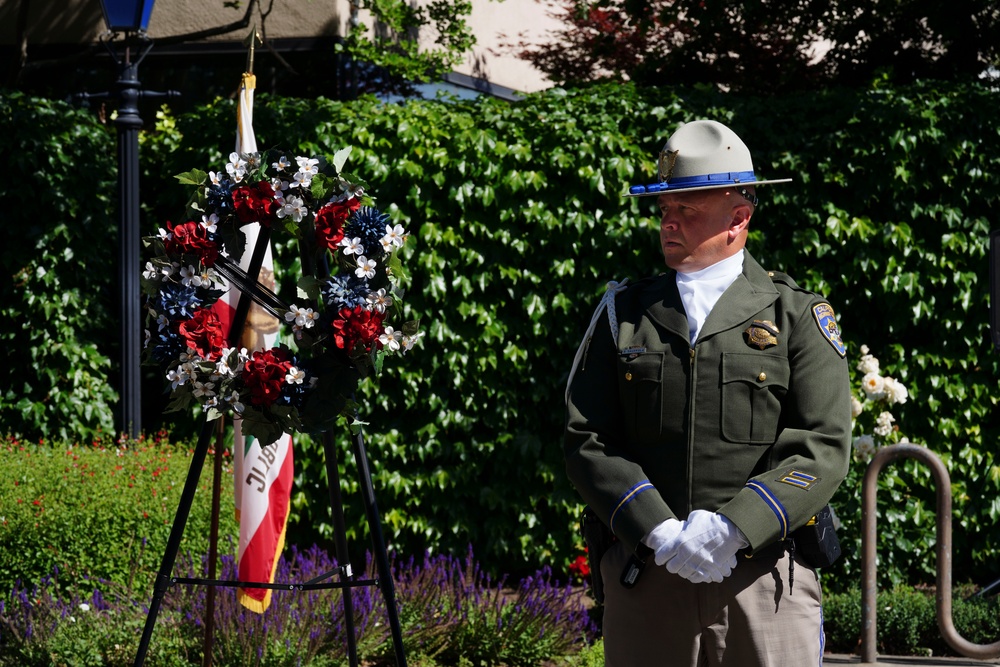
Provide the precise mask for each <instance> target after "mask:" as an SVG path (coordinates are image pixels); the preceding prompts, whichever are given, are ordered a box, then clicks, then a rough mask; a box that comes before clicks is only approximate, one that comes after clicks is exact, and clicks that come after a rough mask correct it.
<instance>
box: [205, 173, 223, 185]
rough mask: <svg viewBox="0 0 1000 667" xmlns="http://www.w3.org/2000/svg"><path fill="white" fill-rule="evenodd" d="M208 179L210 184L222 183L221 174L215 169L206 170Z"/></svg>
mask: <svg viewBox="0 0 1000 667" xmlns="http://www.w3.org/2000/svg"><path fill="white" fill-rule="evenodd" d="M208 180H210V181H211V182H212V185H222V174H221V173H219V172H217V171H210V172H208Z"/></svg>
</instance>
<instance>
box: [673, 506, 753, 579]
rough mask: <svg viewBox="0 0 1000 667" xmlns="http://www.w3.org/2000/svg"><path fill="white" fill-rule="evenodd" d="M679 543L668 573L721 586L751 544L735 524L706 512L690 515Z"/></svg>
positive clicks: (678, 540)
mask: <svg viewBox="0 0 1000 667" xmlns="http://www.w3.org/2000/svg"><path fill="white" fill-rule="evenodd" d="M676 542H677V546H676V552H675V553H674V555H673V556H672V557H671V558H670V559H669V560H668V561H667V571H669V572H672V573H674V574H678V575H680V576H682V577H684V578H685V579H687V580H688V581H690V582H692V583H695V584H700V583H704V582H707V581H713V582H715V583H718V582H720V581H722V580H723V579H724V578H726V577H728V576H729V575H730V574H732V572H733V568H734V567H736V552H737V551H739V550H740V549H742V548H743V547H746V546H749V544H750V543H749V542H748V541H747V539H746V538H745V537H744V536H743V533H741V532H740V529H739V528H737V527H736V524H734V523H733V522H732V521H730V520H729V519H727V518H726V517H724V516H723V515H721V514H717V513H715V512H707V511H705V510H694V511H693V512H691V514H689V515H688V518H687V520H686V521H685V522H684V527H683V528H682V529H681V532H680V533H679V534H678V535H677V537H676Z"/></svg>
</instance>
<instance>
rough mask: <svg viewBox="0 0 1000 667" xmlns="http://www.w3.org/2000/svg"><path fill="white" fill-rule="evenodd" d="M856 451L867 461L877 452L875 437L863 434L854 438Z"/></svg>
mask: <svg viewBox="0 0 1000 667" xmlns="http://www.w3.org/2000/svg"><path fill="white" fill-rule="evenodd" d="M854 453H855V455H856V456H857V457H858V458H859V459H861V460H862V461H867V460H868V459H870V458H871V457H872V454H874V453H875V438H873V437H872V436H870V435H867V434H866V435H862V436H860V437H857V438H855V439H854Z"/></svg>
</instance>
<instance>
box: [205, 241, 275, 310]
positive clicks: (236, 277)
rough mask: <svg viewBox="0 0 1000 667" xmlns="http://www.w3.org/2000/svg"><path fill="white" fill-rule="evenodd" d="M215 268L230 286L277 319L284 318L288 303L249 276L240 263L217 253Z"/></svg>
mask: <svg viewBox="0 0 1000 667" xmlns="http://www.w3.org/2000/svg"><path fill="white" fill-rule="evenodd" d="M215 270H216V271H217V272H218V273H219V275H220V276H222V277H223V278H225V279H226V280H228V281H229V284H230V286H231V287H236V288H238V289H239V290H240V291H241V292H243V294H246V295H247V296H249V297H250V298H251V299H253V301H254V303H256V304H258V305H259V306H260V307H261V308H263V309H264V310H266V311H267V312H269V313H271V314H272V315H274V316H275V317H277V318H278V319H279V320H280V319H283V318H284V315H285V313H287V312H288V311H289V307H288V304H286V303H285V302H284V301H282V300H281V299H279V298H278V295H277V294H275V293H274V292H272V291H271V290H269V289H268V288H266V287H264V286H263V285H261V284H260V283H259V282H257V280H256V278H251V277H250V276H249V275H248V274H247V272H246V271H244V270H243V269H242V268H240V265H239V264H237V263H236V262H234V261H233V260H232V259H230V258H229V257H226V256H225V255H219V257H218V259H216V260H215Z"/></svg>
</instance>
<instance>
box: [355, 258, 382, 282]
mask: <svg viewBox="0 0 1000 667" xmlns="http://www.w3.org/2000/svg"><path fill="white" fill-rule="evenodd" d="M376 266H377V265H376V264H375V260H374V259H368V258H367V257H365V256H364V255H361V256H360V257H358V268H356V269H354V275H356V276H357V277H358V278H368V279H369V280H371V279H372V278H374V277H375V267H376Z"/></svg>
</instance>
